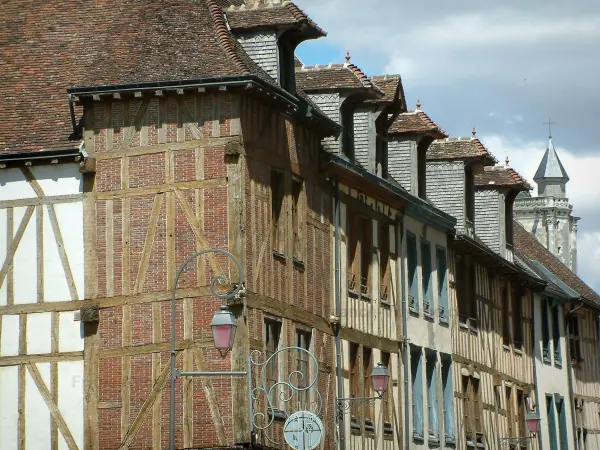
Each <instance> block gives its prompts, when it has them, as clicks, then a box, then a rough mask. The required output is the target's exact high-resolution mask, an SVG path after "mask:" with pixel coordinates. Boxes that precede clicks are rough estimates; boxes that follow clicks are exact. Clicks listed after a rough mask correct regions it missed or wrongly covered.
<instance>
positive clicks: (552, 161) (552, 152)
mask: <svg viewBox="0 0 600 450" xmlns="http://www.w3.org/2000/svg"><path fill="white" fill-rule="evenodd" d="M545 178H559V179H560V178H562V179H563V180H564V181H569V176H568V175H567V171H566V170H565V168H564V167H563V165H562V163H561V162H560V159H559V158H558V154H557V153H556V149H555V148H554V144H553V143H552V137H550V138H549V139H548V147H547V148H546V153H544V157H543V158H542V162H540V165H539V167H538V169H537V171H536V172H535V175H534V177H533V179H534V180H535V181H541V180H543V179H545Z"/></svg>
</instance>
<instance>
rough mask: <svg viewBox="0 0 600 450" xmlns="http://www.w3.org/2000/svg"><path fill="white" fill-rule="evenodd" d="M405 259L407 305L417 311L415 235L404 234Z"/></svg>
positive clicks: (417, 288) (417, 290)
mask: <svg viewBox="0 0 600 450" xmlns="http://www.w3.org/2000/svg"><path fill="white" fill-rule="evenodd" d="M406 259H407V264H408V307H409V308H410V309H411V310H413V311H419V285H418V283H417V237H416V236H415V235H414V234H412V233H407V234H406Z"/></svg>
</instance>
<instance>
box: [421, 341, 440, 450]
mask: <svg viewBox="0 0 600 450" xmlns="http://www.w3.org/2000/svg"><path fill="white" fill-rule="evenodd" d="M425 356H426V359H425V370H426V374H427V410H428V417H429V427H428V430H429V431H428V432H429V440H430V441H433V442H438V441H439V438H440V424H439V421H438V376H437V355H436V353H435V352H426V353H425Z"/></svg>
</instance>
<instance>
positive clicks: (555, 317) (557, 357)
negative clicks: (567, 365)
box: [552, 305, 562, 365]
mask: <svg viewBox="0 0 600 450" xmlns="http://www.w3.org/2000/svg"><path fill="white" fill-rule="evenodd" d="M559 317H560V315H559V314H558V305H552V346H553V347H554V364H558V365H560V364H562V355H561V352H560V322H559Z"/></svg>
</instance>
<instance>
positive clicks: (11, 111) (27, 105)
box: [0, 0, 274, 152]
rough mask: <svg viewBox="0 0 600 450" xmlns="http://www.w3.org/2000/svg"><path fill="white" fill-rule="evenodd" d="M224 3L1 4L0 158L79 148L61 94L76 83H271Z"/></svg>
mask: <svg viewBox="0 0 600 450" xmlns="http://www.w3.org/2000/svg"><path fill="white" fill-rule="evenodd" d="M221 5H222V3H221V4H220V3H217V0H147V1H144V2H138V1H132V0H119V1H117V0H105V1H102V2H87V3H86V4H85V7H82V5H81V4H80V3H78V2H65V3H61V4H60V6H58V5H57V3H56V2H34V1H32V0H26V1H23V0H19V1H17V0H7V1H4V2H3V3H2V14H0V52H1V53H0V54H1V57H0V98H1V99H2V101H0V152H7V151H35V150H40V149H53V148H73V147H77V146H78V145H79V141H69V135H70V134H71V133H72V126H71V117H70V113H69V105H68V102H67V92H66V91H67V89H68V88H71V87H74V86H101V85H115V84H127V83H142V82H158V81H176V80H192V79H194V80H197V79H202V78H210V77H228V76H239V75H250V74H255V75H257V76H259V77H261V78H262V79H263V80H265V81H266V82H270V83H274V82H273V80H272V79H271V78H270V77H269V76H268V75H267V74H266V73H264V71H262V70H261V69H260V68H258V66H257V65H256V64H254V63H253V62H252V61H251V60H250V58H249V57H248V56H247V55H246V53H245V52H244V51H243V50H242V48H241V46H240V45H239V44H238V43H237V41H236V40H235V38H234V37H233V35H232V34H231V32H230V31H228V29H227V26H226V24H225V20H224V18H223V13H222V9H221ZM78 112H80V111H78ZM76 119H77V120H78V119H79V117H77V118H76Z"/></svg>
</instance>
